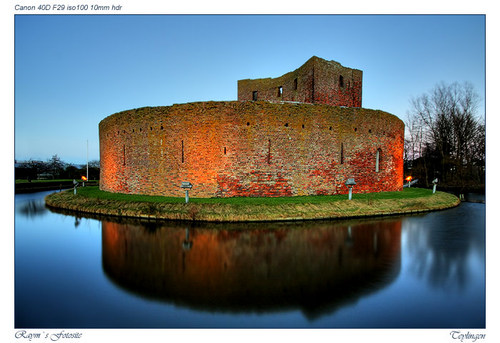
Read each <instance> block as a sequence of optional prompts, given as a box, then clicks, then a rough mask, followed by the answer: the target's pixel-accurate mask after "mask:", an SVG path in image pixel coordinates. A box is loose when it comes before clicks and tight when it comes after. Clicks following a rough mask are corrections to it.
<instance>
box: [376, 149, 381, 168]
mask: <svg viewBox="0 0 500 343" xmlns="http://www.w3.org/2000/svg"><path fill="white" fill-rule="evenodd" d="M380 155H382V151H381V150H380V149H377V153H376V155H375V172H376V173H378V172H379V171H380V157H381V156H380Z"/></svg>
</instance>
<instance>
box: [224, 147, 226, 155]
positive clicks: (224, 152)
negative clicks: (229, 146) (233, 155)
mask: <svg viewBox="0 0 500 343" xmlns="http://www.w3.org/2000/svg"><path fill="white" fill-rule="evenodd" d="M225 154H226V147H224V155H225Z"/></svg>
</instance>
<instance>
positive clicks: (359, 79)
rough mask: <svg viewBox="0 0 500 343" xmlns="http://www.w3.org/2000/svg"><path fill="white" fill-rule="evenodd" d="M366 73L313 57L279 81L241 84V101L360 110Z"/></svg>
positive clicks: (249, 81) (239, 82) (241, 81)
mask: <svg viewBox="0 0 500 343" xmlns="http://www.w3.org/2000/svg"><path fill="white" fill-rule="evenodd" d="M362 83H363V72H362V71H361V70H358V69H352V68H347V67H344V66H342V65H341V64H340V63H338V62H335V61H327V60H324V59H322V58H319V57H316V56H313V57H311V58H310V59H309V60H308V61H307V62H306V63H304V64H303V65H302V66H301V67H299V68H297V69H296V70H294V71H291V72H289V73H286V74H284V75H282V76H280V77H277V78H263V79H245V80H238V100H239V101H260V100H265V101H270V102H301V103H311V104H326V105H332V106H346V107H361V100H362V99H361V98H362Z"/></svg>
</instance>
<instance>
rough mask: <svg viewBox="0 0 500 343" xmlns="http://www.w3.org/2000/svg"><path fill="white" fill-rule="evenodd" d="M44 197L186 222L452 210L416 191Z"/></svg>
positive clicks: (50, 202)
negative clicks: (349, 194) (350, 195)
mask: <svg viewBox="0 0 500 343" xmlns="http://www.w3.org/2000/svg"><path fill="white" fill-rule="evenodd" d="M77 192H78V193H77V195H74V194H73V190H70V191H65V192H59V193H54V194H51V195H49V196H47V197H46V204H47V206H49V207H55V208H59V209H65V210H70V211H76V212H81V213H93V214H102V215H112V216H126V217H139V218H152V219H171V220H191V221H216V222H219V221H226V222H235V221H275V220H308V219H327V218H350V217H363V216H378V215H393V214H404V213H416V212H425V211H432V210H440V209H445V208H449V207H453V206H457V205H458V204H459V203H460V201H459V200H458V198H457V197H455V196H454V195H452V194H448V193H444V192H436V194H432V191H431V190H428V189H419V188H406V189H404V190H403V191H401V192H382V193H369V194H354V195H353V199H352V200H347V195H332V196H304V197H281V198H243V197H242V198H191V199H190V201H189V203H188V204H186V203H185V199H184V198H171V197H161V196H146V195H132V194H117V193H109V192H104V191H101V190H99V188H98V187H84V188H79V189H78V191H77Z"/></svg>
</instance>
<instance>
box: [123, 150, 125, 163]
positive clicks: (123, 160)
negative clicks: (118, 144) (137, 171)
mask: <svg viewBox="0 0 500 343" xmlns="http://www.w3.org/2000/svg"><path fill="white" fill-rule="evenodd" d="M123 165H125V145H123Z"/></svg>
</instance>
